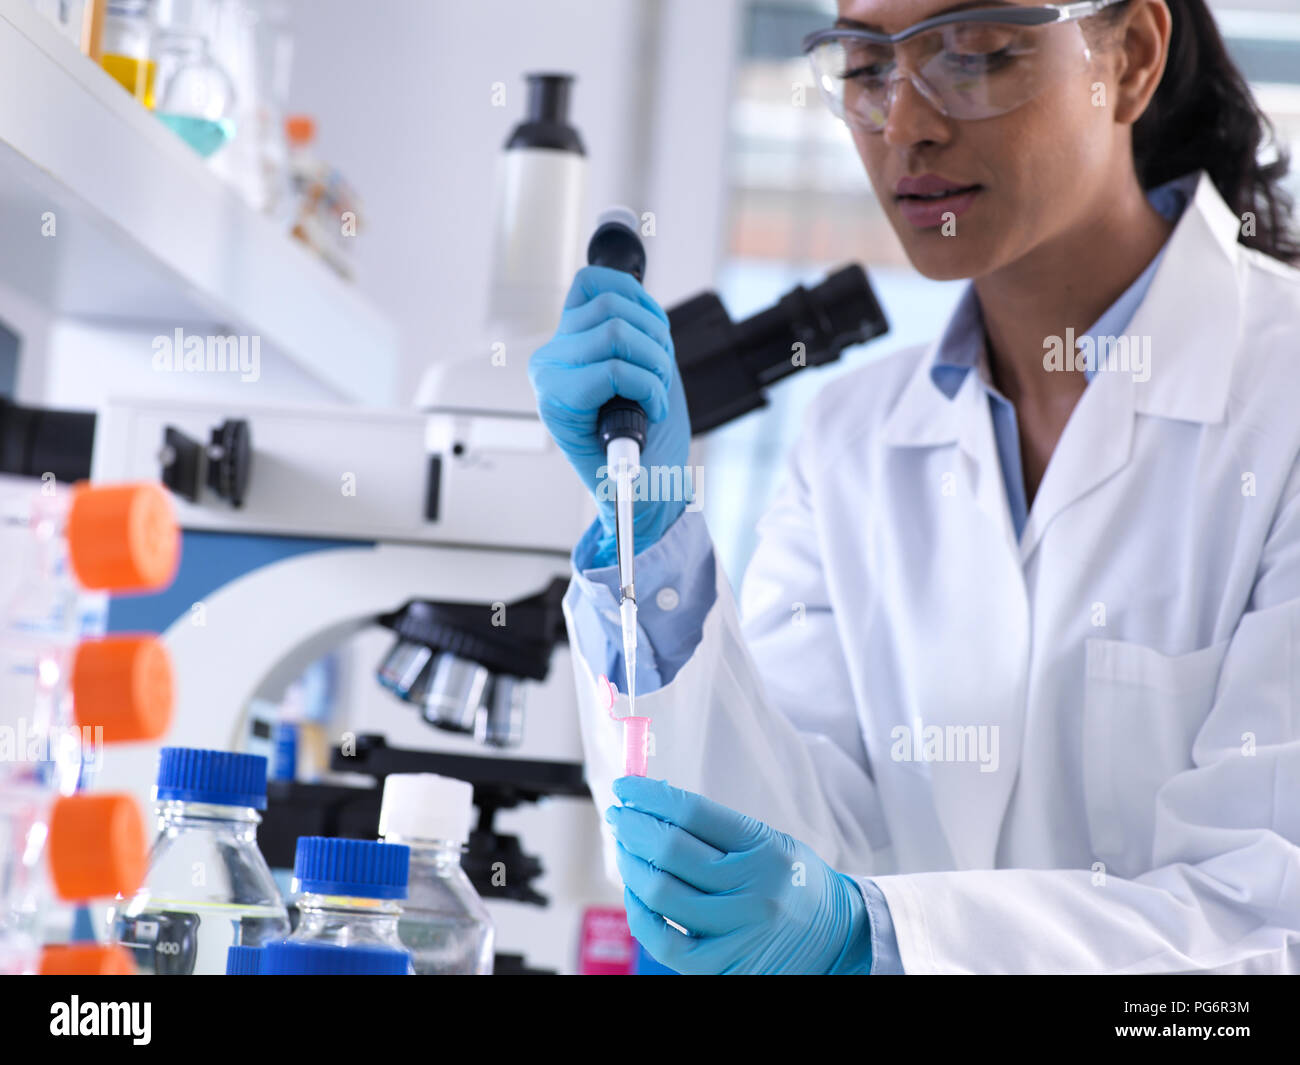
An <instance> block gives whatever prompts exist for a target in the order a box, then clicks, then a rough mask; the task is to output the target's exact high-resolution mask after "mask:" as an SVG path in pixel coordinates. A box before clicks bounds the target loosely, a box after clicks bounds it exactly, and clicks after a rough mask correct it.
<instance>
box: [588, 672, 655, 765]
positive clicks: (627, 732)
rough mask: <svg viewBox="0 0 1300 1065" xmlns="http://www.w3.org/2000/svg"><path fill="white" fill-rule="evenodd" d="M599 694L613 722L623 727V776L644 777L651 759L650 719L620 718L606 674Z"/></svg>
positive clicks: (598, 681) (601, 680)
mask: <svg viewBox="0 0 1300 1065" xmlns="http://www.w3.org/2000/svg"><path fill="white" fill-rule="evenodd" d="M597 686H598V694H599V696H600V698H601V700H602V702H604V704H605V712H606V713H607V714H609V716H610V718H611V720H614V721H619V722H622V725H623V775H624V776H625V777H643V776H645V775H646V764H647V762H648V761H649V757H650V718H648V717H636V716H632V717H618V716H616V715H615V713H614V685H612V684H611V683H610V682H609V678H608V677H606V676H605V675H604V674H601V676H600V677H599V678H598V680H597Z"/></svg>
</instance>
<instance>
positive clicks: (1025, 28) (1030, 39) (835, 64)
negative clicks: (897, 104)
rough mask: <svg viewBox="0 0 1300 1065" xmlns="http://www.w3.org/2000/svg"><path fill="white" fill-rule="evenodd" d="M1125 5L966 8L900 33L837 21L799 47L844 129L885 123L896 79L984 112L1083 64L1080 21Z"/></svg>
mask: <svg viewBox="0 0 1300 1065" xmlns="http://www.w3.org/2000/svg"><path fill="white" fill-rule="evenodd" d="M1123 2H1124V0H1082V2H1079V3H1070V4H1046V5H1043V6H1041V7H1015V6H1009V5H1008V6H1004V7H989V8H971V9H968V10H965V11H954V12H950V13H949V14H946V15H936V16H935V17H934V18H928V19H924V20H923V21H921V22H918V23H916V24H915V25H914V26H911V27H909V28H908V29H905V30H901V31H900V32H898V33H879V32H877V31H875V30H868V29H857V28H848V27H836V28H835V29H829V30H819V31H818V32H816V33H813V34H809V36H808V37H807V38H805V39H804V42H803V51H804V54H805V55H807V56H808V58H809V60H810V61H811V62H812V67H813V77H814V78H815V79H816V82H817V87H818V88H819V89H820V90H821V93H822V96H823V97H824V98H825V100H826V103H827V104H828V105H829V107H830V109H831V111H832V112H833V113H834V114H835V115H836V116H837V117H838V118H840V119H842V120H843V121H844V122H845V123H847V124H848V125H850V126H857V127H860V128H862V129H866V130H868V131H870V132H879V131H880V130H882V129H884V128H885V123H886V122H887V121H888V119H889V112H890V108H891V107H892V106H893V102H894V98H895V96H896V93H897V91H898V86H899V85H900V84H901V83H902V82H903V81H904V80H906V81H907V82H909V83H910V84H911V85H912V86H913V88H915V89H916V91H917V92H918V93H920V95H921V96H923V97H924V98H925V99H926V100H927V101H929V103H930V104H931V105H932V106H933V107H934V108H935V110H937V111H939V112H940V113H941V114H944V115H947V116H948V117H949V118H955V119H963V120H966V119H980V118H992V117H994V116H995V115H1004V114H1006V113H1007V112H1008V111H1014V110H1015V109H1016V108H1017V107H1020V106H1021V105H1022V104H1025V103H1028V102H1029V101H1030V100H1032V99H1033V98H1034V97H1035V96H1037V95H1038V94H1039V93H1041V92H1042V91H1043V89H1044V88H1046V87H1047V86H1048V85H1049V84H1050V83H1052V82H1054V81H1057V80H1059V79H1060V78H1061V77H1063V76H1065V75H1067V74H1069V73H1070V72H1072V71H1076V70H1080V69H1085V68H1086V66H1087V64H1088V63H1089V62H1090V61H1091V58H1092V56H1091V53H1090V51H1089V49H1088V44H1087V40H1086V38H1085V37H1084V35H1083V31H1082V29H1081V28H1080V26H1079V20H1080V19H1085V18H1088V17H1090V16H1092V15H1095V14H1097V13H1098V12H1099V11H1101V10H1102V9H1103V8H1107V7H1110V6H1111V5H1112V4H1117V3H1123Z"/></svg>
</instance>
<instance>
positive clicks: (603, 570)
mask: <svg viewBox="0 0 1300 1065" xmlns="http://www.w3.org/2000/svg"><path fill="white" fill-rule="evenodd" d="M603 535H604V530H603V528H602V527H601V524H600V521H599V520H597V521H595V522H593V523H592V524H591V526H590V527H589V528H588V529H587V531H586V532H585V533H584V534H583V536H582V539H580V540H579V541H578V544H577V546H576V547H575V548H574V549H573V570H574V577H573V581H574V583H575V584H576V585H577V586H578V588H579V589H580V590H581V592H582V597H583V599H585V600H586V602H587V603H588V604H589V605H590V607H591V615H592V616H594V617H595V618H596V619H598V622H599V625H600V629H601V632H602V635H603V638H604V641H605V644H606V647H605V648H604V653H603V654H597V653H596V652H597V649H596V648H595V647H589V646H584V647H583V648H582V651H583V653H584V655H586V657H587V661H588V662H589V663H590V664H592V665H596V664H597V663H598V662H603V663H604V665H605V666H606V670H605V673H606V676H608V677H609V678H610V679H611V680H614V681H617V680H618V679H619V678H621V677H622V675H623V673H622V670H623V651H622V646H623V635H622V628H621V626H620V622H619V614H618V596H619V581H618V567H617V566H600V567H593V566H592V565H591V561H592V559H593V558H594V556H595V554H596V549H597V545H598V544H599V542H600V539H601V537H602V536H603ZM635 564H636V593H637V628H638V642H639V644H640V646H639V648H638V650H639V651H640V653H639V654H638V655H637V689H638V691H641V692H649V691H654V690H655V689H656V688H659V687H662V686H663V685H665V684H668V683H670V682H671V681H672V679H673V678H674V677H675V676H676V675H677V672H678V671H679V670H680V669H681V667H682V666H684V665H685V664H686V662H687V661H688V660H689V659H690V657H691V655H692V654H693V653H694V651H695V648H696V647H697V646H698V645H699V642H700V637H701V635H702V633H703V630H704V619H705V617H707V616H708V613H709V611H710V610H711V609H712V608H713V603H714V600H715V599H716V597H717V584H716V580H717V571H716V562H715V560H714V555H713V541H712V539H711V538H710V536H709V529H708V526H707V525H706V524H705V521H704V515H703V514H701V513H700V512H699V511H691V510H687V511H684V512H683V513H682V514H681V516H680V517H678V519H677V520H676V521H675V522H673V524H672V525H670V526H669V527H668V530H667V531H666V532H665V533H664V535H663V536H661V537H660V538H659V539H658V540H656V541H655V543H653V544H652V545H651V546H650V547H647V548H646V549H645V550H644V551H642V552H641V553H640V554H638V555H637V556H636V558H635ZM593 642H594V641H593ZM646 648H648V649H649V652H650V653H649V654H646V652H645V649H646Z"/></svg>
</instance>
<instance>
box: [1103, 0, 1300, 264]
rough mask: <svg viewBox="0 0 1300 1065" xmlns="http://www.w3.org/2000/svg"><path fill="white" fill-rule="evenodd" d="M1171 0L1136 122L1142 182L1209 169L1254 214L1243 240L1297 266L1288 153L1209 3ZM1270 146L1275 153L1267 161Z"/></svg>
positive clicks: (1126, 1) (1238, 208)
mask: <svg viewBox="0 0 1300 1065" xmlns="http://www.w3.org/2000/svg"><path fill="white" fill-rule="evenodd" d="M1168 2H1169V10H1170V13H1171V14H1172V15H1173V28H1172V35H1171V37H1170V41H1169V57H1168V60H1167V61H1166V63H1165V71H1164V75H1163V76H1162V77H1161V79H1160V84H1159V85H1158V86H1157V87H1156V92H1155V95H1154V96H1153V97H1152V98H1151V102H1150V103H1149V104H1148V105H1147V109H1146V111H1145V112H1144V113H1143V114H1142V117H1141V118H1139V119H1138V121H1137V122H1136V124H1135V125H1134V126H1133V161H1134V165H1135V166H1136V168H1137V175H1138V180H1139V182H1140V183H1141V185H1142V187H1143V188H1144V189H1151V188H1154V187H1155V186H1157V185H1161V184H1163V183H1164V182H1166V181H1171V180H1172V179H1174V178H1176V177H1180V176H1182V175H1183V174H1186V173H1188V172H1189V171H1193V170H1204V171H1206V172H1207V173H1208V174H1209V175H1210V179H1211V180H1212V181H1213V182H1214V187H1215V188H1216V189H1218V190H1219V195H1220V196H1222V197H1223V199H1224V202H1225V203H1227V205H1228V206H1229V207H1230V208H1231V209H1232V211H1233V213H1234V214H1236V216H1237V217H1238V218H1243V217H1244V216H1245V215H1246V213H1247V212H1250V214H1252V215H1253V216H1254V219H1255V226H1254V232H1253V233H1251V234H1249V235H1247V234H1245V233H1242V232H1240V230H1239V231H1238V236H1237V239H1238V240H1239V241H1240V242H1241V243H1242V244H1244V245H1246V246H1247V247H1249V248H1256V249H1258V250H1259V251H1262V252H1264V253H1265V254H1266V255H1271V256H1272V257H1273V258H1275V259H1280V260H1281V261H1282V262H1284V263H1292V264H1295V263H1300V241H1298V240H1297V238H1296V235H1295V233H1294V232H1293V231H1292V229H1291V224H1292V211H1293V209H1294V203H1293V202H1292V199H1291V196H1290V195H1289V194H1288V193H1287V192H1286V190H1285V189H1284V188H1283V187H1282V178H1283V177H1284V176H1285V175H1286V173H1287V171H1288V169H1289V168H1290V164H1291V159H1290V156H1289V154H1288V153H1287V152H1286V150H1285V149H1284V148H1283V147H1282V146H1281V145H1280V144H1279V143H1278V142H1277V139H1276V136H1275V134H1274V131H1273V125H1272V123H1271V122H1269V120H1268V118H1267V117H1266V116H1265V114H1264V113H1263V112H1262V111H1261V110H1260V109H1259V105H1258V104H1257V103H1256V102H1255V98H1254V96H1253V95H1252V94H1251V91H1250V86H1249V85H1247V84H1246V79H1245V78H1243V77H1242V75H1241V71H1239V70H1238V69H1237V66H1236V64H1235V63H1233V61H1232V59H1231V58H1230V57H1229V55H1228V50H1227V48H1226V47H1225V46H1224V43H1223V37H1222V36H1221V35H1220V34H1219V27H1218V26H1217V25H1216V23H1215V21H1214V15H1213V14H1211V12H1210V9H1209V7H1208V6H1207V4H1206V2H1205V0H1168ZM1130 4H1131V0H1122V2H1121V3H1118V4H1116V5H1114V6H1113V7H1109V8H1107V9H1105V10H1104V11H1102V12H1101V13H1100V14H1099V15H1097V16H1096V24H1097V29H1099V30H1100V31H1101V33H1102V34H1103V35H1106V31H1107V30H1113V29H1115V28H1116V26H1117V24H1118V23H1119V21H1120V19H1122V18H1123V16H1124V12H1125V11H1126V10H1127V9H1128V8H1129V6H1130ZM1089 21H1090V22H1091V21H1093V20H1089ZM1085 25H1086V23H1085ZM1265 148H1267V149H1268V150H1269V153H1270V155H1271V158H1268V159H1266V160H1265V159H1263V158H1262V151H1263V150H1264V149H1265Z"/></svg>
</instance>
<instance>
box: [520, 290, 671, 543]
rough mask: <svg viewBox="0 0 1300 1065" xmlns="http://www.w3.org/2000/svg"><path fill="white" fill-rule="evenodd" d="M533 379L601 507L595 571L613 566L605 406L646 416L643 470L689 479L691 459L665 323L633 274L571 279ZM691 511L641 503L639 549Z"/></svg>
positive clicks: (553, 426)
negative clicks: (617, 402) (631, 405)
mask: <svg viewBox="0 0 1300 1065" xmlns="http://www.w3.org/2000/svg"><path fill="white" fill-rule="evenodd" d="M528 374H529V377H530V379H531V380H532V383H533V388H534V390H535V391H536V393H537V407H538V411H539V412H540V414H541V417H542V421H543V422H544V423H545V425H546V427H547V429H548V430H549V431H550V433H551V436H552V437H554V438H555V442H556V443H557V444H558V445H559V446H560V448H561V450H563V452H564V454H565V456H566V457H567V458H568V460H569V462H570V463H571V464H572V465H573V468H574V469H575V470H577V471H578V474H579V476H580V477H581V478H582V480H583V483H584V484H586V485H587V488H588V489H589V490H590V491H591V493H592V495H593V496H595V498H596V503H597V506H598V507H599V512H600V521H601V525H602V526H603V528H604V533H605V536H604V538H603V539H602V541H601V544H600V546H599V548H598V550H597V554H596V559H595V562H594V564H595V565H598V566H608V565H613V564H614V562H615V561H616V557H615V556H616V548H615V524H616V515H615V505H614V499H613V495H612V493H611V492H610V487H611V483H610V482H609V481H608V480H607V479H606V473H607V472H608V471H606V470H604V469H603V467H605V466H606V464H607V460H606V448H605V444H604V443H603V442H602V441H601V439H600V437H599V435H598V434H597V421H598V418H599V412H600V409H601V407H603V406H604V405H605V404H606V403H607V402H609V400H611V399H613V398H614V397H615V396H623V397H625V398H627V399H631V400H635V401H636V402H637V403H639V404H640V405H641V407H642V408H643V409H644V410H645V413H646V416H647V418H648V419H649V425H648V427H647V431H646V441H645V446H644V447H642V448H641V465H642V466H643V467H652V466H665V467H671V468H677V469H682V470H684V469H685V468H686V464H687V460H688V457H689V454H690V446H691V426H690V416H689V415H688V414H687V410H686V392H685V390H684V389H683V388H682V379H681V374H680V373H679V372H678V369H677V360H676V358H675V356H674V354H673V341H672V335H671V334H670V333H669V331H668V316H667V314H665V313H664V311H663V309H662V308H661V307H660V306H659V304H657V303H656V302H655V301H654V300H653V299H652V298H651V297H650V296H649V295H648V294H647V293H646V291H645V289H643V288H642V287H641V285H640V283H639V282H638V281H637V280H636V278H634V277H633V276H632V275H631V274H628V273H625V272H623V271H621V270H615V269H611V268H609V267H604V266H587V267H584V268H583V269H581V270H579V271H578V273H577V274H576V275H575V277H574V279H573V285H572V287H571V288H570V289H569V295H568V298H567V299H566V300H565V309H564V313H563V315H562V316H561V318H560V326H559V329H557V330H556V333H555V336H554V337H553V338H552V339H551V340H550V341H548V342H547V343H546V344H545V345H543V346H542V347H541V348H539V349H538V350H537V351H536V352H535V353H534V354H533V356H532V359H531V360H530V362H529V364H528ZM643 495H648V493H643ZM685 509H686V501H685V500H681V499H649V498H642V499H637V500H636V501H635V503H634V507H633V528H634V532H635V537H636V540H635V550H636V551H637V552H638V553H639V552H641V551H644V550H645V549H646V548H648V547H650V546H651V545H652V544H654V543H655V542H656V541H658V540H659V538H660V537H661V536H662V535H663V534H664V533H665V532H666V531H667V530H668V528H669V526H671V525H672V524H673V522H674V521H676V520H677V518H678V517H680V516H681V514H682V512H683V511H684V510H685Z"/></svg>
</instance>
